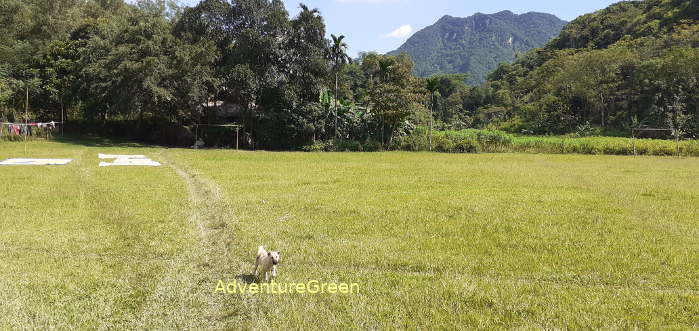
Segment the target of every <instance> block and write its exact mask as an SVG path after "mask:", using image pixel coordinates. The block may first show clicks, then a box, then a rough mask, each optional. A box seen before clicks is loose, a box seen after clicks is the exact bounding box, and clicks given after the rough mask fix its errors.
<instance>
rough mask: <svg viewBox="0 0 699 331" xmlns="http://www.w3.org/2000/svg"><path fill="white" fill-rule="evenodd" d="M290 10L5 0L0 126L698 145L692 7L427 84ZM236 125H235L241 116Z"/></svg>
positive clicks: (652, 8) (599, 29) (631, 7)
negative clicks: (657, 137) (494, 133)
mask: <svg viewBox="0 0 699 331" xmlns="http://www.w3.org/2000/svg"><path fill="white" fill-rule="evenodd" d="M299 7H300V12H299V14H298V15H296V16H294V17H290V15H289V13H288V12H287V10H286V9H285V8H284V5H283V3H282V1H280V0H235V1H232V0H204V1H201V2H200V3H199V4H198V5H196V6H194V7H180V6H178V5H177V4H176V3H175V2H173V1H166V0H140V1H136V2H135V3H132V4H129V3H126V2H124V1H123V0H54V1H45V0H5V1H2V2H1V3H0V20H2V24H1V25H0V116H1V117H2V119H3V120H5V121H21V120H23V118H24V109H25V106H26V105H25V103H26V100H27V97H28V99H29V100H30V102H29V112H30V117H31V119H35V120H51V119H56V118H58V117H59V116H60V115H59V114H61V113H65V114H67V118H68V119H69V120H70V121H78V122H79V123H82V124H84V125H88V126H89V125H95V124H102V125H104V124H109V123H119V122H121V123H128V125H129V126H132V127H133V128H132V129H130V128H129V127H126V128H123V130H124V131H129V130H134V131H137V130H139V129H140V128H154V127H163V126H165V127H174V128H179V129H180V130H179V131H177V132H178V134H180V135H185V136H186V137H187V139H185V140H186V141H187V142H188V143H191V140H192V139H193V131H194V129H193V128H194V125H195V124H201V123H220V122H222V121H228V120H224V119H221V118H219V116H217V112H216V109H215V107H210V106H209V105H211V104H216V103H215V102H220V101H223V102H225V103H226V104H227V105H230V106H231V107H232V109H234V110H235V113H236V115H235V116H234V117H233V119H232V120H233V121H235V122H236V123H237V124H240V125H241V127H242V134H243V135H244V137H246V138H247V139H245V140H243V142H244V144H248V146H247V147H258V148H270V149H289V148H298V147H301V146H305V145H309V144H313V143H314V142H317V141H327V140H355V141H373V142H376V143H377V144H380V145H383V146H390V144H391V143H392V141H393V140H394V138H395V137H398V136H400V135H409V134H411V133H412V132H413V131H414V130H415V129H416V127H425V128H430V129H432V128H433V129H434V130H445V129H450V130H454V129H455V130H458V129H465V128H486V129H500V130H505V131H509V132H514V133H519V134H521V133H533V134H565V133H588V134H620V135H628V133H629V130H630V129H631V128H634V127H644V126H646V127H671V128H673V129H675V130H676V131H678V132H679V131H681V132H682V134H683V135H684V136H686V137H690V136H692V135H695V134H697V133H698V132H699V124H698V123H699V99H698V98H697V96H698V95H699V84H698V83H697V77H699V51H697V46H698V45H699V39H697V36H698V35H699V27H698V25H697V15H699V14H697V9H696V6H692V1H691V0H685V1H668V0H648V1H643V2H622V3H619V4H615V5H612V6H610V7H609V8H607V9H605V10H603V11H600V12H597V13H593V14H589V15H584V16H582V17H580V18H578V19H576V20H575V21H573V22H571V23H570V24H569V25H568V26H567V27H566V28H565V29H564V30H563V32H562V33H561V35H560V36H559V37H558V38H556V39H554V40H553V41H551V42H550V43H549V44H548V45H547V46H545V47H544V48H541V49H537V50H534V51H532V52H528V53H526V54H521V55H520V56H519V58H518V60H517V61H515V62H514V63H504V64H501V65H500V66H499V67H498V69H497V70H495V71H494V72H493V73H491V74H490V76H489V78H488V81H487V82H486V83H484V84H481V85H477V86H469V85H467V84H466V83H465V81H466V80H467V76H464V75H436V76H433V77H429V78H418V77H415V76H414V75H413V71H414V68H413V62H412V61H411V59H410V58H409V57H408V56H407V55H398V56H387V55H380V54H376V53H361V54H360V55H359V57H358V58H355V59H351V58H350V57H349V56H348V54H347V42H348V41H347V40H346V38H345V37H343V36H341V35H334V34H331V37H330V38H326V26H325V22H324V19H323V17H322V16H321V13H320V12H319V11H318V10H317V9H312V8H309V7H307V6H305V5H303V4H300V5H299ZM229 120H230V119H229Z"/></svg>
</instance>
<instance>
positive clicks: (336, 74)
mask: <svg viewBox="0 0 699 331" xmlns="http://www.w3.org/2000/svg"><path fill="white" fill-rule="evenodd" d="M337 76H338V73H337V72H335V100H334V102H335V139H337Z"/></svg>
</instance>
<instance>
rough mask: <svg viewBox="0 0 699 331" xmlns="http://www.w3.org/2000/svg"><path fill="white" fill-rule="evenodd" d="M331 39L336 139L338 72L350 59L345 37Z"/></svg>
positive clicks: (334, 36)
mask: <svg viewBox="0 0 699 331" xmlns="http://www.w3.org/2000/svg"><path fill="white" fill-rule="evenodd" d="M330 37H332V44H331V46H330V58H331V59H332V62H333V72H334V74H335V101H334V108H335V136H336V137H337V117H338V114H337V106H338V101H339V96H338V93H337V91H338V78H339V74H340V71H342V68H343V67H344V66H345V64H348V63H351V62H352V58H350V57H349V55H347V43H345V41H344V40H345V36H342V35H341V36H339V37H338V36H336V35H334V34H332V35H330Z"/></svg>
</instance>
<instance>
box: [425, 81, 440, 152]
mask: <svg viewBox="0 0 699 331" xmlns="http://www.w3.org/2000/svg"><path fill="white" fill-rule="evenodd" d="M439 88H440V84H439V79H437V78H436V77H432V78H428V79H427V90H428V91H429V92H430V151H432V119H433V118H434V94H435V93H436V92H437V91H438V90H439Z"/></svg>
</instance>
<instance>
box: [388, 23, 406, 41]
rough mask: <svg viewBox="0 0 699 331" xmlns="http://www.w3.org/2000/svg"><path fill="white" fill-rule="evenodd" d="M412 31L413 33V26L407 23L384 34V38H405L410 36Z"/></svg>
mask: <svg viewBox="0 0 699 331" xmlns="http://www.w3.org/2000/svg"><path fill="white" fill-rule="evenodd" d="M411 33H413V27H412V26H410V25H408V24H405V25H401V26H400V28H398V29H395V30H393V31H391V32H389V33H388V34H387V35H385V36H384V38H405V37H408V36H410V34H411Z"/></svg>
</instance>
